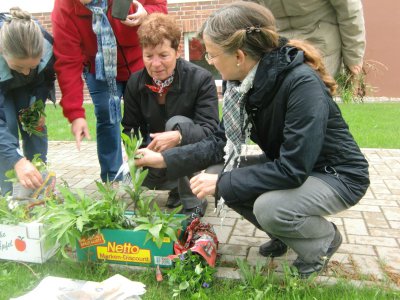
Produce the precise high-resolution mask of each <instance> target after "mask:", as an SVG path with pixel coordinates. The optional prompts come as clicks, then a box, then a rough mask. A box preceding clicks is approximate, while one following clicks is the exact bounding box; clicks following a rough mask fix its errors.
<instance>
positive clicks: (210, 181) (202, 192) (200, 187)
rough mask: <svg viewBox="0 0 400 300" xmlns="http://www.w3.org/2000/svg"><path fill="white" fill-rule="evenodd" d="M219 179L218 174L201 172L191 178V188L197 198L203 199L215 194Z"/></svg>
mask: <svg viewBox="0 0 400 300" xmlns="http://www.w3.org/2000/svg"><path fill="white" fill-rule="evenodd" d="M217 181H218V174H208V173H200V174H198V175H196V176H194V177H192V178H191V179H190V189H191V190H192V193H193V194H195V195H196V197H197V198H199V199H203V198H204V197H205V196H209V195H210V196H212V195H214V194H215V189H216V187H217Z"/></svg>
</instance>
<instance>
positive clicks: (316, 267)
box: [293, 223, 343, 278]
mask: <svg viewBox="0 0 400 300" xmlns="http://www.w3.org/2000/svg"><path fill="white" fill-rule="evenodd" d="M332 225H333V227H334V229H335V236H334V238H333V241H332V242H331V244H330V245H329V248H328V250H327V251H326V255H325V256H323V257H321V260H320V261H317V262H313V263H306V262H304V261H303V260H302V259H301V258H299V257H297V258H296V260H295V261H294V262H293V267H295V268H296V269H297V271H298V273H299V276H300V277H301V278H308V277H310V275H311V274H312V273H317V274H319V273H320V272H321V271H322V270H324V269H325V268H326V266H327V265H328V262H329V260H330V258H331V257H332V255H333V254H335V252H336V251H337V250H338V249H339V247H340V245H341V244H342V241H343V238H342V235H341V234H340V231H339V230H338V229H337V227H336V225H335V224H333V223H332Z"/></svg>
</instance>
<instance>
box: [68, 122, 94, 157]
mask: <svg viewBox="0 0 400 300" xmlns="http://www.w3.org/2000/svg"><path fill="white" fill-rule="evenodd" d="M71 132H72V134H73V136H74V137H75V142H76V148H78V151H79V150H81V142H82V140H83V138H87V139H89V140H90V134H89V127H88V125H87V122H86V120H85V119H84V118H77V119H75V120H73V121H72V123H71Z"/></svg>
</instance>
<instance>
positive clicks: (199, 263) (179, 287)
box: [167, 250, 216, 299]
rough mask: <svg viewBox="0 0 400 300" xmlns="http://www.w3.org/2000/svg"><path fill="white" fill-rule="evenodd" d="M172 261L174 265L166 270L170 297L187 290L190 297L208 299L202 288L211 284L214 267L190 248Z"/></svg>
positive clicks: (179, 294) (177, 295)
mask: <svg viewBox="0 0 400 300" xmlns="http://www.w3.org/2000/svg"><path fill="white" fill-rule="evenodd" d="M174 263H175V264H174V267H173V268H172V269H170V270H168V271H167V275H168V284H169V285H170V286H171V287H172V288H173V295H172V297H173V298H176V297H179V296H181V294H182V293H183V292H187V293H189V294H190V295H191V299H208V297H207V295H206V294H205V292H204V288H208V287H210V286H211V282H212V280H213V278H214V274H215V272H216V269H215V268H213V267H210V266H209V265H208V264H207V263H206V262H205V261H204V259H203V258H202V257H201V256H200V255H197V254H194V253H192V252H191V251H190V250H189V251H188V252H186V253H185V254H181V255H179V257H178V258H176V259H174Z"/></svg>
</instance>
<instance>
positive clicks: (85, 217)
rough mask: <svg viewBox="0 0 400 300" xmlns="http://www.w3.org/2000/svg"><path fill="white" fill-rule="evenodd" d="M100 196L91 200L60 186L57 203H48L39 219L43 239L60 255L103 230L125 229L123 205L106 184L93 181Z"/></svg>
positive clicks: (55, 201)
mask: <svg viewBox="0 0 400 300" xmlns="http://www.w3.org/2000/svg"><path fill="white" fill-rule="evenodd" d="M96 185H97V188H98V191H99V192H100V194H101V195H102V197H99V199H93V198H91V197H89V196H87V195H85V194H84V193H83V191H80V190H78V191H76V192H72V191H71V190H70V189H69V188H67V187H59V191H60V194H61V198H62V202H60V200H57V199H56V200H52V201H47V203H46V206H45V207H44V208H43V211H42V214H41V217H40V220H41V221H42V222H43V223H44V224H45V225H46V226H45V229H46V231H45V235H44V238H45V239H46V242H48V243H50V244H56V243H57V244H59V245H60V249H61V253H62V254H63V256H64V257H68V255H67V254H66V252H65V250H66V249H67V248H68V247H74V246H75V244H76V241H77V240H79V239H80V238H82V237H89V236H92V235H94V234H96V233H97V232H99V230H100V229H102V228H109V229H122V228H124V227H126V226H128V224H129V221H128V219H127V217H126V216H125V210H126V205H127V204H126V203H125V202H124V201H121V200H120V199H118V197H117V191H115V190H113V189H112V188H111V185H110V184H109V183H101V182H96Z"/></svg>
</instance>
